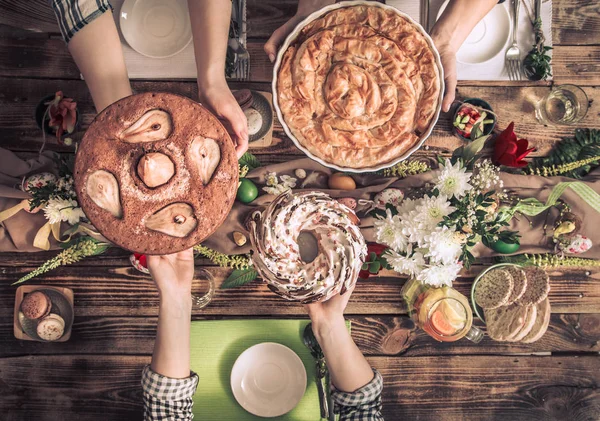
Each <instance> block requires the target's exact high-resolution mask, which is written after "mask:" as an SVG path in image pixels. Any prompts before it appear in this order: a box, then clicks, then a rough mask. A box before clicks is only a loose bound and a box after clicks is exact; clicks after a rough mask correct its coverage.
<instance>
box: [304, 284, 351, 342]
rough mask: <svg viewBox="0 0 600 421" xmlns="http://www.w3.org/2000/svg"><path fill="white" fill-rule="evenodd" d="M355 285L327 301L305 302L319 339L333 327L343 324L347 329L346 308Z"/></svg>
mask: <svg viewBox="0 0 600 421" xmlns="http://www.w3.org/2000/svg"><path fill="white" fill-rule="evenodd" d="M353 291H354V287H352V288H351V289H349V290H348V291H346V292H345V293H344V294H338V295H335V296H333V297H332V298H330V299H329V300H327V301H325V302H318V303H311V304H305V305H304V308H305V309H306V312H307V313H308V317H310V320H311V322H312V325H313V332H314V334H315V336H316V337H317V339H318V340H319V341H320V338H321V337H323V336H324V335H327V334H328V333H329V331H330V330H331V329H335V328H336V327H339V326H341V327H342V328H343V329H346V322H345V321H344V310H345V309H346V306H347V305H348V301H349V300H350V296H351V295H352V292H353Z"/></svg>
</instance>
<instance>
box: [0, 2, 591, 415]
mask: <svg viewBox="0 0 600 421" xmlns="http://www.w3.org/2000/svg"><path fill="white" fill-rule="evenodd" d="M553 3H554V4H553V8H554V12H553V13H554V17H553V19H554V29H553V41H554V46H555V49H554V60H553V65H554V80H555V83H559V84H561V83H574V84H577V85H580V86H582V87H583V89H584V90H585V92H586V93H587V95H588V96H589V98H590V103H591V107H590V109H589V111H588V115H587V117H586V118H585V119H584V120H583V122H582V123H581V126H583V127H598V126H599V124H598V122H599V119H598V117H599V116H600V17H599V16H600V14H599V9H598V4H597V2H595V1H590V0H554V2H553ZM295 4H296V1H291V0H285V1H280V0H269V1H265V0H249V1H248V19H249V25H250V32H249V39H250V41H249V42H250V43H249V47H250V48H249V49H250V54H251V57H252V60H251V71H250V75H251V82H250V83H244V84H240V83H232V84H231V86H232V87H233V88H239V87H242V86H243V87H250V88H254V89H261V90H270V81H271V71H272V67H271V64H270V63H269V62H268V59H267V58H266V56H265V55H264V53H263V52H262V45H263V44H264V42H265V40H266V39H267V38H268V37H269V35H270V34H271V33H272V32H273V30H274V29H276V28H277V27H278V26H279V25H281V24H282V23H283V22H285V21H286V20H287V19H288V18H289V17H291V16H292V15H293V13H294V12H295ZM57 32H58V30H57V25H56V22H55V18H54V15H53V13H52V11H51V9H50V8H49V7H48V5H47V1H46V0H29V1H26V2H25V1H19V0H0V86H1V89H0V139H2V140H1V144H2V146H4V147H7V148H9V149H11V150H13V151H16V152H17V153H18V154H19V155H20V156H24V157H31V156H35V153H36V151H37V150H38V149H39V147H40V142H41V133H40V131H39V130H38V128H37V127H36V124H35V121H34V119H33V117H32V115H33V110H34V107H35V105H36V104H37V102H38V101H39V100H40V99H41V98H42V97H44V96H45V95H47V94H49V93H53V92H55V91H56V90H59V89H61V90H63V91H64V92H65V93H67V94H68V95H69V96H71V97H73V98H75V99H76V100H77V102H78V104H79V109H80V111H81V112H82V119H81V123H82V124H81V126H82V129H85V128H86V127H87V125H88V124H89V123H90V122H91V120H92V119H93V117H94V111H93V107H92V102H91V99H90V96H89V93H88V91H87V89H86V86H85V83H84V82H83V81H81V80H80V78H79V72H78V70H77V67H76V66H75V64H74V62H73V60H72V59H71V57H70V55H69V53H68V51H67V49H66V47H65V45H64V44H63V41H62V40H61V39H60V37H59V36H58V34H57ZM548 86H549V84H548V83H545V82H541V83H532V82H527V81H524V82H515V83H511V82H477V83H474V82H461V83H459V87H458V95H459V97H480V98H484V99H487V100H488V101H489V102H490V103H491V104H492V106H493V107H494V108H495V109H496V110H497V111H498V114H499V122H498V126H499V128H500V129H503V128H504V127H506V126H507V125H508V123H509V122H510V121H515V124H516V127H515V130H516V132H517V133H518V134H519V135H520V136H523V137H526V138H528V139H529V140H530V141H532V142H533V144H534V145H535V146H536V147H537V148H538V151H537V154H545V153H547V152H548V151H549V150H550V149H551V147H552V145H553V144H554V143H555V142H556V141H558V140H560V139H561V137H564V136H569V135H571V134H572V132H573V128H571V127H564V126H563V127H558V128H555V127H544V126H542V125H540V124H539V123H537V122H536V120H535V118H534V116H533V112H532V110H531V107H530V106H528V105H527V104H526V102H525V99H526V98H528V97H530V96H531V95H542V94H543V93H545V92H547V91H548V89H549V87H548ZM133 87H134V89H135V90H136V91H139V92H142V91H169V92H175V93H178V94H183V95H186V96H189V97H192V98H195V97H196V93H197V92H196V84H195V83H194V82H193V81H160V82H159V81H135V82H133ZM450 127H451V123H450V118H449V116H448V115H442V116H441V117H440V121H439V122H438V124H437V126H436V128H435V130H434V133H433V135H432V136H431V138H430V139H428V141H427V143H426V147H425V148H423V149H422V150H421V151H419V152H418V154H417V155H419V156H429V157H433V156H435V155H437V154H442V155H447V154H449V153H450V152H451V151H452V150H453V149H454V148H455V147H457V146H458V145H459V142H458V140H457V139H456V138H454V137H452V135H451V133H450ZM274 138H275V140H274V144H273V146H271V147H270V148H268V149H262V150H253V151H252V152H254V153H255V154H257V155H258V156H259V158H260V160H261V161H262V162H263V163H273V162H281V161H287V160H291V159H294V158H296V157H299V156H301V155H302V154H301V153H300V151H299V150H298V149H296V148H295V147H294V146H293V144H292V142H291V141H290V140H289V139H288V138H286V136H285V134H284V133H283V131H282V129H281V126H280V125H279V124H276V126H275V133H274ZM48 148H49V149H52V150H56V151H61V152H72V149H71V148H67V147H61V146H58V145H56V144H53V143H51V144H50V145H48ZM588 217H597V215H595V216H588ZM595 247H600V245H595ZM55 254H56V252H41V253H28V254H6V253H5V254H3V255H1V256H0V419H2V420H34V419H38V420H74V419H79V420H82V421H83V420H136V419H141V418H142V407H141V402H142V397H141V387H140V373H141V369H142V367H143V366H144V365H145V364H148V363H149V361H150V355H151V352H152V346H153V343H154V334H155V327H156V316H157V310H158V307H157V304H158V296H157V292H156V288H155V287H154V285H153V283H152V281H151V280H150V279H149V278H148V277H146V276H143V275H141V274H140V273H139V272H137V271H136V270H135V269H133V268H132V267H131V265H130V264H129V261H128V259H127V257H128V253H126V252H124V251H119V250H111V251H110V252H109V253H107V254H106V255H103V256H100V257H99V258H95V259H88V260H86V261H84V262H82V263H80V264H76V265H73V266H70V267H62V268H59V269H57V270H55V271H53V272H50V273H49V274H47V275H45V276H42V277H40V278H39V279H37V280H34V281H30V282H32V283H33V282H35V283H41V284H51V285H57V286H65V287H69V288H72V289H73V290H74V292H75V314H76V316H75V325H74V328H73V335H72V338H71V339H70V340H69V341H68V342H66V343H62V344H58V343H54V344H42V343H36V342H23V341H18V340H16V339H15V338H14V337H13V332H12V329H13V325H12V311H13V301H14V296H15V287H12V286H10V283H11V282H14V281H15V280H16V279H17V278H18V277H20V276H21V275H22V274H24V273H26V272H28V271H30V270H32V269H33V268H34V267H36V266H37V265H39V264H41V263H42V262H43V261H45V260H46V259H47V258H49V257H51V256H54V255H55ZM200 263H201V264H203V265H207V268H208V270H209V271H210V272H211V273H212V274H213V275H214V276H215V278H216V279H217V284H220V283H221V282H222V281H223V280H224V279H225V278H226V277H227V275H228V273H229V271H228V270H226V269H221V268H218V267H214V266H209V265H208V262H205V261H203V262H200ZM481 270H482V266H475V267H473V268H472V269H471V271H469V272H465V273H464V276H462V277H461V278H460V279H459V280H458V281H457V282H456V284H455V285H456V287H457V288H458V289H459V290H460V291H462V292H463V293H467V292H468V291H469V288H470V285H471V282H472V280H473V277H474V276H476V274H477V273H479V272H480V271H481ZM550 277H551V284H552V290H551V292H550V300H551V302H552V311H553V314H552V319H551V324H550V328H549V330H548V332H547V333H546V335H545V336H544V338H543V339H541V340H540V341H539V342H537V343H535V344H532V345H524V344H510V343H497V342H493V341H491V340H489V339H487V338H486V339H484V341H483V342H481V343H480V344H478V345H473V344H471V343H469V342H468V341H466V340H462V341H459V342H457V343H453V344H445V343H444V344H441V343H437V342H436V341H434V340H432V339H431V338H430V337H428V336H427V335H426V334H424V333H423V332H422V331H419V330H416V329H415V328H414V326H413V324H412V323H411V322H410V320H409V319H408V318H407V317H406V316H405V313H406V309H405V308H404V306H403V305H402V303H401V300H400V288H401V287H402V285H403V283H404V281H405V280H404V279H402V278H399V277H397V276H395V275H394V274H393V273H391V272H387V273H385V272H382V274H381V276H379V277H378V278H372V279H369V280H368V281H365V282H361V283H359V284H358V286H357V288H356V291H355V293H354V295H353V297H352V299H351V301H350V304H349V306H348V311H347V313H348V318H349V319H350V320H352V323H353V331H352V332H353V333H352V335H353V337H354V340H355V341H356V342H357V344H358V345H359V347H360V348H361V349H362V351H363V352H364V353H365V355H367V358H368V359H369V361H370V362H371V364H372V365H373V366H374V367H376V368H377V369H378V370H379V371H380V372H381V373H382V374H383V377H384V379H385V390H384V395H383V401H384V415H385V418H386V420H400V419H403V420H416V419H418V420H486V421H488V420H545V421H546V420H564V421H576V420H581V421H583V420H586V421H592V420H599V419H600V390H599V389H598V388H599V386H600V357H599V355H598V353H599V351H600V270H599V269H598V268H596V269H593V268H560V269H556V270H550ZM193 317H194V319H195V320H199V319H214V318H238V317H304V311H303V309H302V307H301V306H299V305H294V304H290V303H285V302H283V301H281V299H280V298H278V297H277V296H275V295H274V294H272V293H271V292H269V291H268V290H267V288H266V287H265V286H264V285H262V284H258V283H254V284H251V285H249V286H246V287H242V288H239V289H234V290H219V291H218V292H217V294H216V296H215V298H214V300H213V302H212V303H211V304H210V305H209V306H208V307H207V308H206V309H205V310H202V311H198V312H195V314H194V316H193Z"/></svg>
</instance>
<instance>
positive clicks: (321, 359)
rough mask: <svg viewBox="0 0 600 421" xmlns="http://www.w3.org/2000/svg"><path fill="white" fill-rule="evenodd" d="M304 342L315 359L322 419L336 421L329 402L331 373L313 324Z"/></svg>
mask: <svg viewBox="0 0 600 421" xmlns="http://www.w3.org/2000/svg"><path fill="white" fill-rule="evenodd" d="M302 342H304V345H305V346H306V347H307V348H308V349H309V350H310V353H311V355H312V356H313V358H314V359H315V364H316V377H315V378H316V381H317V389H318V391H319V405H320V408H321V419H326V420H331V421H332V420H334V419H335V415H334V413H333V405H332V403H331V402H330V401H329V397H328V396H329V393H328V392H329V372H328V371H327V364H325V356H324V355H323V351H322V350H321V346H320V345H319V342H317V338H315V335H314V333H313V330H312V323H309V324H308V325H307V326H306V328H305V329H304V335H302Z"/></svg>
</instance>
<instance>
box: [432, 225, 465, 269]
mask: <svg viewBox="0 0 600 421" xmlns="http://www.w3.org/2000/svg"><path fill="white" fill-rule="evenodd" d="M455 234H456V232H455V231H454V230H451V229H449V228H448V227H437V228H436V229H435V231H433V232H431V233H430V234H429V235H426V236H425V243H426V247H427V248H428V249H429V251H428V252H427V253H426V254H425V257H429V259H430V262H432V263H443V264H451V263H455V262H456V261H457V260H458V258H459V256H460V253H461V252H462V245H461V243H460V241H458V237H457V236H456V235H455Z"/></svg>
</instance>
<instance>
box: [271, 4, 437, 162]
mask: <svg viewBox="0 0 600 421" xmlns="http://www.w3.org/2000/svg"><path fill="white" fill-rule="evenodd" d="M351 6H370V7H380V8H382V9H387V10H392V11H393V12H394V13H396V14H398V15H399V16H401V17H403V18H405V19H406V20H409V21H410V22H412V23H413V24H414V25H415V27H416V28H417V29H419V30H420V32H421V34H422V35H423V36H424V37H425V39H426V40H427V42H428V43H429V46H430V47H431V50H432V52H433V55H434V57H435V63H436V65H437V67H438V71H439V75H440V97H439V98H438V102H437V105H436V110H435V113H434V117H433V118H432V119H431V123H430V124H429V127H428V128H427V130H426V131H425V133H423V135H422V136H421V139H420V140H419V141H418V142H417V143H416V144H415V145H414V146H413V147H412V148H410V149H409V150H408V151H406V152H405V153H404V154H402V155H401V156H399V157H398V158H396V159H393V160H392V161H388V162H383V163H381V164H379V165H376V166H374V167H368V168H347V167H341V166H339V165H335V164H331V163H328V162H326V161H324V160H322V159H321V158H319V157H317V156H315V155H313V154H312V153H311V152H310V151H309V150H308V149H306V148H305V147H304V146H302V144H301V143H300V142H299V141H298V140H297V139H296V137H295V136H294V135H293V134H292V131H291V130H290V129H289V127H288V125H287V124H286V122H285V120H284V119H283V114H282V113H281V109H280V108H279V102H278V95H277V74H278V73H279V67H280V66H281V60H282V59H283V54H284V53H285V51H286V50H287V49H288V47H289V46H290V44H291V43H292V42H293V41H294V40H295V39H296V38H297V37H298V35H299V34H300V31H302V29H303V28H304V27H305V26H306V25H308V24H309V23H311V22H312V21H313V20H315V19H318V18H320V17H322V16H323V15H325V14H327V13H329V12H331V11H332V10H335V9H340V8H342V7H351ZM271 88H272V91H273V106H274V108H275V112H276V113H277V118H278V119H279V122H280V123H281V126H282V127H283V130H284V131H285V134H286V135H287V136H288V137H289V138H290V139H292V142H294V145H296V147H297V148H298V149H300V150H301V151H302V152H304V153H305V154H306V155H307V156H308V157H309V158H311V159H313V160H314V161H317V162H318V163H319V164H321V165H324V166H326V167H329V168H333V169H336V170H338V171H343V172H352V173H364V172H372V171H378V170H381V169H383V168H388V167H391V166H392V165H395V164H397V163H398V162H400V161H404V160H405V159H407V158H408V157H409V156H411V155H412V154H413V153H414V152H416V151H417V150H418V149H419V148H420V147H421V146H423V143H425V140H427V138H428V137H429V135H431V132H432V131H433V127H434V126H435V124H436V123H437V121H438V118H439V116H440V111H441V109H442V100H443V98H444V69H443V68H442V61H441V59H440V55H439V53H438V51H437V49H436V47H435V45H434V44H433V40H432V39H431V37H430V36H429V35H428V34H427V31H425V29H423V27H422V26H421V24H419V23H418V22H415V20H414V19H413V18H411V17H410V16H409V15H407V14H406V13H402V12H401V11H399V10H398V9H396V8H395V7H392V6H388V5H385V4H381V3H377V2H374V1H344V2H341V3H335V4H332V5H329V6H326V7H324V8H322V9H319V10H317V11H316V12H314V13H312V14H310V15H308V16H307V17H306V19H304V20H303V21H302V22H300V23H299V24H298V25H297V26H296V28H294V30H293V31H292V32H291V33H290V34H289V35H288V37H287V38H286V39H285V41H284V42H283V44H282V46H281V48H280V49H279V52H278V53H277V60H275V65H274V66H273V83H272V86H271Z"/></svg>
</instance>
